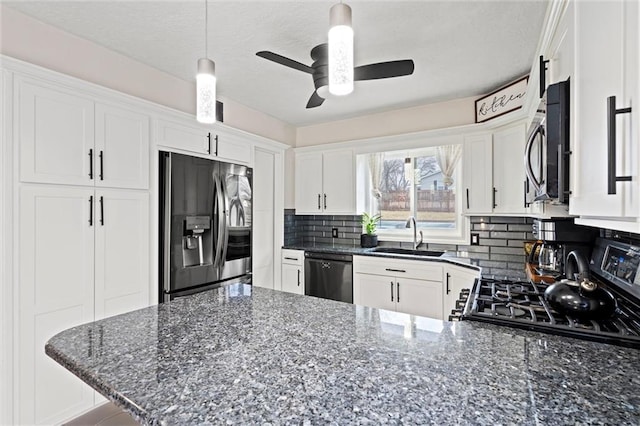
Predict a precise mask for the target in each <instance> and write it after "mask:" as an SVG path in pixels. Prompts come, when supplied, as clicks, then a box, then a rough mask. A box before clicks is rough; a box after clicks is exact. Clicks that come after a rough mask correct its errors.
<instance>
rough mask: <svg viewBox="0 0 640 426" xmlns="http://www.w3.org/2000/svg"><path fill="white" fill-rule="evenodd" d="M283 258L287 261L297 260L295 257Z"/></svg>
mask: <svg viewBox="0 0 640 426" xmlns="http://www.w3.org/2000/svg"><path fill="white" fill-rule="evenodd" d="M284 258H285V259H287V260H298V258H297V257H287V256H285V257H284Z"/></svg>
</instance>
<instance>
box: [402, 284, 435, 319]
mask: <svg viewBox="0 0 640 426" xmlns="http://www.w3.org/2000/svg"><path fill="white" fill-rule="evenodd" d="M396 302H397V304H396V306H397V310H398V312H404V313H406V314H411V315H420V316H423V317H428V318H435V319H439V320H441V319H443V316H442V281H425V280H414V279H410V278H398V279H396Z"/></svg>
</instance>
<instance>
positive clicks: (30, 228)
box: [15, 186, 95, 424]
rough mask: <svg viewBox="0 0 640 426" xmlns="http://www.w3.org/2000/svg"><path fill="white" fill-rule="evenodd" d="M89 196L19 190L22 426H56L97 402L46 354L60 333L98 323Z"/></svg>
mask: <svg viewBox="0 0 640 426" xmlns="http://www.w3.org/2000/svg"><path fill="white" fill-rule="evenodd" d="M90 197H93V189H88V188H69V187H55V186H46V187H40V186H24V187H22V188H21V189H20V215H19V218H20V220H19V221H20V225H19V232H20V236H19V238H18V240H17V241H19V256H18V259H19V262H20V264H19V274H20V282H19V284H18V285H17V286H16V287H15V288H16V289H18V290H19V295H18V297H19V309H18V310H17V312H18V313H19V316H20V318H19V320H18V322H17V324H18V325H17V327H18V328H17V330H16V334H15V335H16V338H17V339H18V342H19V343H18V351H17V356H16V368H17V370H16V380H17V386H16V389H19V394H18V397H17V401H18V402H19V408H18V412H17V423H18V424H53V423H59V422H61V421H64V420H66V419H68V418H69V417H70V416H73V415H74V414H77V413H78V412H82V411H83V410H86V409H88V408H90V407H91V406H92V405H93V403H94V400H93V390H92V389H91V388H90V387H89V386H88V385H86V384H85V383H83V382H82V381H81V380H80V379H78V378H76V377H75V376H74V375H73V374H71V373H69V371H67V370H66V369H65V368H63V367H62V366H60V365H59V364H58V363H56V362H55V361H53V360H52V359H50V358H49V357H48V356H47V355H45V353H44V346H45V343H46V342H47V341H48V340H49V339H50V338H51V337H53V336H54V335H55V334H56V333H58V332H60V331H62V330H65V329H67V328H71V327H74V326H76V325H80V324H83V323H87V322H91V321H93V319H94V305H93V300H94V287H93V274H94V262H93V258H94V229H95V221H92V223H91V224H90V223H89V217H90V213H91V210H92V207H91V206H90V205H89V200H90ZM93 201H95V199H93Z"/></svg>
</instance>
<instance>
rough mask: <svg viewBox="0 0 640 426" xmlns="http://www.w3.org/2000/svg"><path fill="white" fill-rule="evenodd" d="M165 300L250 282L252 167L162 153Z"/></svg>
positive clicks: (162, 297) (162, 296) (162, 292)
mask: <svg viewBox="0 0 640 426" xmlns="http://www.w3.org/2000/svg"><path fill="white" fill-rule="evenodd" d="M160 183H161V185H162V186H161V187H162V191H161V196H160V241H161V245H160V247H161V248H160V265H161V268H160V278H161V279H160V302H163V301H168V300H172V299H174V298H176V297H180V296H185V295H188V294H192V293H196V292H199V291H204V290H206V289H209V288H212V287H216V286H219V285H221V284H223V283H224V282H225V281H228V280H231V279H233V280H234V281H236V282H237V281H243V282H250V281H251V230H252V226H251V224H252V217H251V216H252V189H251V188H252V169H250V168H248V167H245V166H241V165H236V164H227V163H222V162H218V161H213V160H208V159H204V158H197V157H191V156H188V155H182V154H175V153H169V152H161V153H160Z"/></svg>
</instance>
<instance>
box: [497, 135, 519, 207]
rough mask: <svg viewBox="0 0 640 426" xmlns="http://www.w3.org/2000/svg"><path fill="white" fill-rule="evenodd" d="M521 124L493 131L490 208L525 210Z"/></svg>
mask: <svg viewBox="0 0 640 426" xmlns="http://www.w3.org/2000/svg"><path fill="white" fill-rule="evenodd" d="M525 137H526V136H525V128H524V124H518V125H515V126H511V127H507V128H504V129H500V130H497V131H495V132H494V133H493V188H494V189H493V191H494V194H493V211H494V213H501V214H502V213H506V214H514V213H526V211H527V207H526V206H525V200H524V184H525V172H524V160H523V158H524V147H525Z"/></svg>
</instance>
